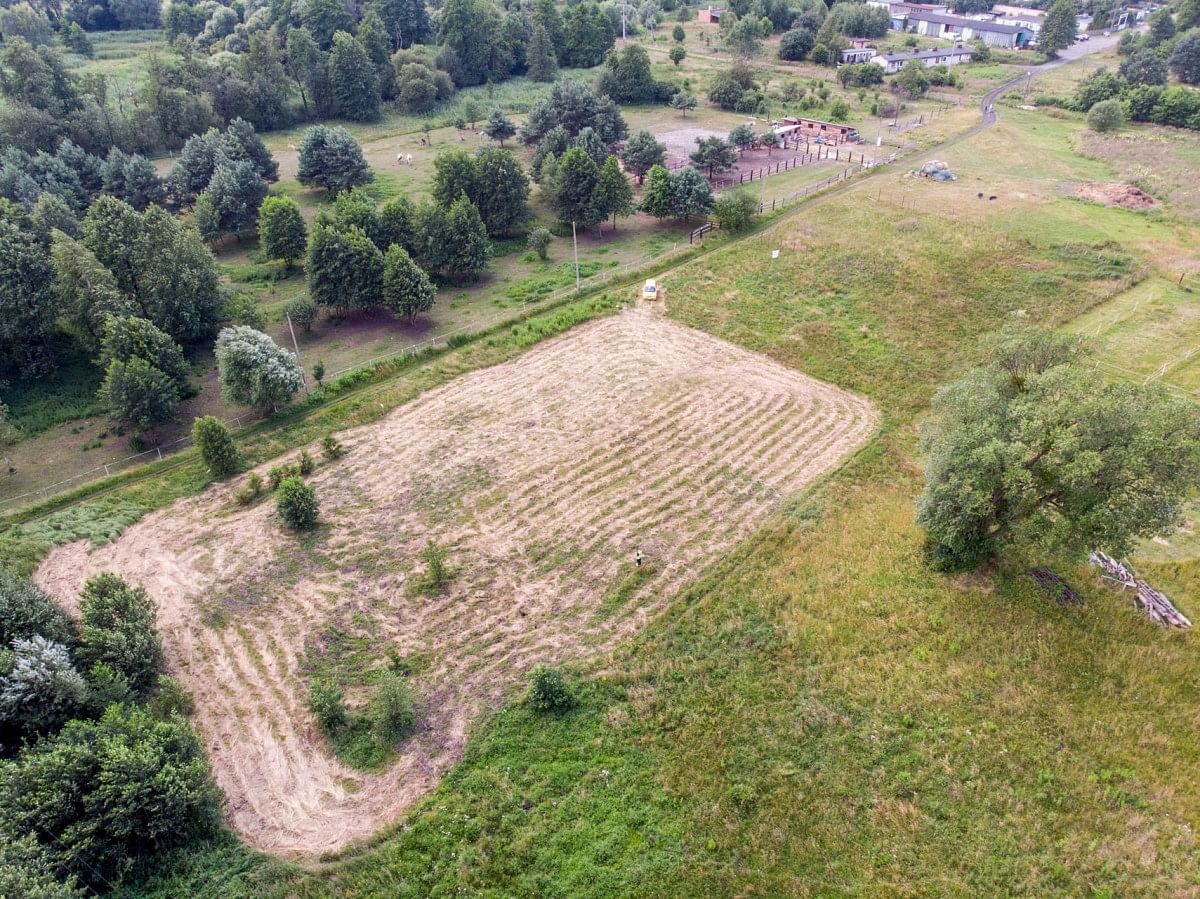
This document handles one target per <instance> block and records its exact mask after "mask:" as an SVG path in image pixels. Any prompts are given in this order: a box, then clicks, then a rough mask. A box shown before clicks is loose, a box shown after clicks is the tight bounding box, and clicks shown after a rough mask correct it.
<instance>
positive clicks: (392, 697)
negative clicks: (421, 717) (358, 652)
mask: <svg viewBox="0 0 1200 899" xmlns="http://www.w3.org/2000/svg"><path fill="white" fill-rule="evenodd" d="M368 714H369V715H370V718H371V730H372V732H373V733H374V735H375V739H376V740H378V741H379V744H380V746H386V747H390V746H392V745H394V744H395V743H396V742H397V741H398V740H400V739H401V738H403V737H404V735H405V734H406V733H408V731H409V730H411V729H412V726H413V725H414V724H416V722H417V713H416V709H415V702H414V700H413V694H412V690H411V689H410V688H409V686H408V684H407V683H406V682H405V681H404V679H403V678H401V677H400V676H399V675H397V674H393V673H391V672H390V671H389V672H386V673H384V675H383V676H382V677H381V678H380V681H379V689H378V690H376V691H375V695H374V696H373V697H371V706H370V709H369V710H368Z"/></svg>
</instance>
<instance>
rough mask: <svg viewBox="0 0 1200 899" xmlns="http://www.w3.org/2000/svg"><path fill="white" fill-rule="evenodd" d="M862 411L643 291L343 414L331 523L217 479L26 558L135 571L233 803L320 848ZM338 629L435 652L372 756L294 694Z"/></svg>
mask: <svg viewBox="0 0 1200 899" xmlns="http://www.w3.org/2000/svg"><path fill="white" fill-rule="evenodd" d="M875 422H876V414H875V412H874V410H873V408H872V407H871V406H870V405H869V403H867V401H865V400H863V399H861V398H859V397H856V396H853V395H851V394H848V393H845V392H843V391H840V390H838V389H836V388H834V387H831V386H829V385H827V384H823V383H821V382H818V381H814V380H812V379H810V378H807V377H805V376H804V375H802V374H799V373H798V372H795V371H791V370H789V369H786V368H784V367H783V366H780V365H778V364H776V363H774V362H772V361H770V360H768V359H766V358H764V357H761V356H758V355H755V354H753V353H749V352H746V351H744V350H741V349H739V348H737V347H734V346H732V345H730V344H727V343H724V342H722V341H719V340H716V339H714V338H712V337H709V336H706V335H704V334H702V333H700V332H697V331H693V330H690V329H688V328H685V327H683V326H680V325H678V324H675V323H673V322H670V321H668V320H666V319H665V318H663V317H662V316H661V315H657V314H655V313H653V312H651V311H650V310H648V309H637V310H634V311H630V312H627V313H625V314H623V315H621V316H618V317H615V318H610V319H606V320H603V321H599V322H596V323H593V324H590V325H586V326H584V327H581V328H579V329H576V330H574V331H572V332H570V333H568V334H566V335H563V336H561V337H559V338H556V339H554V340H550V341H548V342H546V343H545V344H542V345H540V346H538V347H536V348H535V349H533V350H532V351H530V352H529V353H527V354H526V355H524V356H522V357H521V358H519V359H517V360H514V361H512V362H509V363H506V364H504V365H501V366H497V367H495V368H491V369H487V370H483V371H479V372H476V373H473V374H470V375H467V376H464V377H462V378H459V379H458V380H456V381H454V382H453V383H451V384H448V385H445V386H444V387H441V388H439V389H437V390H434V391H431V392H430V393H428V394H426V395H424V396H422V397H421V398H419V399H418V400H416V401H414V402H413V403H410V404H408V405H406V406H403V407H401V408H399V409H397V410H396V411H394V412H393V413H392V414H391V415H389V416H388V417H387V418H386V419H384V420H383V421H382V422H379V423H377V424H375V425H372V426H370V427H365V428H362V429H359V430H356V431H351V432H347V433H346V434H344V435H342V438H343V440H344V442H345V443H346V445H347V446H348V447H349V448H350V452H349V454H348V455H347V456H346V457H345V458H343V459H342V460H340V461H338V462H336V463H333V464H330V465H327V466H324V467H322V468H320V469H318V472H317V473H316V474H315V475H314V476H313V477H312V479H311V480H312V483H313V484H314V486H315V488H316V491H317V494H318V496H319V497H320V501H321V514H322V519H323V520H324V521H325V522H327V523H328V528H327V529H325V530H323V531H322V532H321V533H320V534H319V535H318V536H317V537H316V538H314V539H313V541H312V543H311V545H306V546H304V547H303V548H302V547H301V546H300V544H299V541H298V540H297V538H296V537H294V536H292V535H289V534H287V533H285V532H283V531H282V530H281V528H280V526H279V523H278V520H277V518H276V516H275V514H274V511H273V507H272V504H271V503H270V502H269V501H268V502H264V503H261V504H259V505H257V506H253V507H249V508H243V507H239V506H237V505H235V504H233V503H232V502H231V494H232V491H233V489H234V488H235V487H236V486H237V485H228V486H224V487H217V488H213V489H210V490H209V491H208V492H206V493H205V494H203V495H201V496H199V497H195V498H191V499H187V500H183V501H180V502H178V503H176V504H175V505H174V506H172V507H170V508H169V509H166V510H164V511H162V512H158V513H155V514H153V515H150V516H148V517H147V518H145V519H144V520H143V521H141V522H140V523H138V524H137V525H135V526H133V527H131V528H130V529H129V530H128V531H127V532H126V533H125V534H124V536H122V537H121V538H120V539H119V540H117V541H116V542H115V543H113V544H110V545H107V546H103V547H99V548H97V549H95V550H89V548H88V546H87V545H86V544H84V543H75V544H71V545H68V546H64V547H60V548H59V549H57V550H55V551H54V552H53V553H52V554H51V555H50V556H49V557H48V558H47V559H46V561H45V562H44V563H43V564H42V566H41V567H40V568H39V570H38V572H37V574H36V579H37V580H38V582H39V583H41V584H42V585H43V586H45V587H46V588H47V589H49V590H51V591H53V592H54V593H55V594H56V595H57V596H59V597H60V598H61V599H62V600H63V601H64V602H66V603H70V602H71V601H72V597H73V596H74V595H75V594H76V593H77V591H78V589H79V587H80V586H81V584H82V582H83V580H84V579H85V578H86V577H87V576H88V575H90V574H92V573H94V572H97V571H102V570H114V571H117V572H119V573H120V574H122V575H123V576H125V577H127V578H129V579H130V580H132V581H136V582H139V583H142V584H144V585H145V586H146V587H147V589H148V590H149V591H150V594H151V595H152V596H153V597H154V599H155V601H156V603H157V605H158V609H159V622H160V627H161V629H162V632H163V634H164V637H165V640H166V643H167V647H168V655H169V658H170V663H171V668H172V670H173V671H174V673H175V674H176V675H177V676H178V677H180V678H181V679H182V681H183V682H184V684H185V685H186V686H187V688H188V689H189V690H190V691H191V692H192V694H193V696H194V698H195V701H196V715H195V720H196V723H197V725H198V727H199V730H200V732H201V734H202V735H203V738H204V740H205V743H206V745H207V749H208V752H209V756H210V758H211V759H212V763H213V767H214V770H215V772H216V776H217V780H218V782H219V783H220V785H221V787H222V788H223V789H224V791H225V794H226V795H227V796H228V798H229V819H230V823H231V824H232V826H233V827H234V828H235V829H236V830H237V831H238V832H239V833H240V834H242V836H243V837H244V838H245V839H246V840H247V842H249V843H250V844H251V845H254V846H256V847H258V848H261V849H264V850H268V851H272V852H278V853H292V854H311V853H317V852H321V851H326V850H332V849H336V848H339V847H341V846H344V845H345V844H346V843H348V842H350V841H351V840H354V839H356V838H360V837H364V836H367V835H368V834H370V833H371V832H373V831H374V830H376V829H378V828H379V827H380V826H382V825H384V824H386V823H388V822H389V821H391V820H393V819H394V818H395V817H396V816H397V815H398V814H400V813H401V812H403V811H404V810H405V809H406V808H408V807H410V806H411V805H412V804H413V803H414V802H416V801H417V800H418V799H420V798H421V797H422V796H424V795H426V794H427V793H428V792H429V791H430V790H432V789H433V787H434V786H435V785H436V783H437V781H438V778H439V777H440V776H441V775H442V774H443V773H444V772H445V771H446V770H447V769H448V768H449V766H450V765H452V764H453V763H454V762H455V761H456V760H457V759H458V758H459V757H460V756H461V753H462V749H463V745H464V742H465V739H466V736H467V732H468V728H469V726H470V725H471V724H472V722H474V721H475V720H477V719H478V717H479V716H480V715H481V714H482V713H483V712H485V711H486V710H488V709H491V708H495V707H497V706H499V705H500V704H502V703H503V702H505V701H507V700H509V699H511V698H512V696H513V695H514V693H515V692H516V691H517V690H518V689H519V685H520V682H521V681H522V679H523V677H524V675H525V674H526V672H527V671H528V669H529V668H530V667H531V666H532V665H534V664H535V663H537V662H542V661H550V662H557V661H566V660H584V659H588V658H595V657H596V656H597V655H599V654H601V653H604V652H605V651H607V650H609V649H610V648H612V647H613V646H615V645H616V644H617V643H618V642H619V641H620V640H622V639H623V638H624V637H625V636H626V635H627V634H629V633H630V632H631V631H633V630H634V629H636V628H637V627H639V626H641V625H642V624H643V623H644V622H645V621H646V620H647V619H648V618H649V617H650V616H651V615H652V614H653V613H654V612H655V611H656V610H658V609H659V608H661V606H662V605H663V603H664V602H665V601H666V600H667V598H669V596H671V595H672V593H673V592H674V591H675V590H677V589H678V588H679V587H681V586H682V585H683V584H685V583H687V582H689V581H691V580H693V579H694V578H695V577H696V575H697V574H698V573H699V572H700V570H701V569H702V568H703V567H704V566H705V565H706V564H708V563H709V562H711V561H713V560H714V559H716V558H717V557H718V556H719V555H721V554H722V553H724V552H726V551H727V550H728V549H729V548H730V547H731V546H732V545H733V544H735V543H736V542H737V541H739V540H742V539H744V538H745V537H746V536H748V535H749V534H750V533H751V532H752V531H753V530H754V529H755V528H756V527H758V526H759V525H760V524H761V522H762V521H763V519H764V518H766V517H767V516H768V515H770V514H771V513H772V512H774V511H775V510H776V509H778V507H779V505H780V503H781V502H782V501H783V500H784V498H785V497H787V496H789V495H791V494H793V493H795V492H796V491H797V490H799V489H800V488H802V487H804V486H805V485H806V484H809V483H810V482H812V481H813V479H815V478H816V477H817V476H818V475H820V474H821V472H823V471H825V470H826V469H828V468H829V467H830V466H832V465H834V464H836V463H837V462H838V461H839V460H841V459H842V458H844V457H845V455H846V454H847V453H849V452H850V451H852V450H853V449H854V448H856V447H857V446H859V445H860V444H861V443H863V442H864V441H865V440H866V439H867V438H868V437H869V435H870V433H871V431H872V429H873V428H874V425H875ZM430 538H433V539H435V540H437V541H438V542H439V543H441V544H442V545H444V546H447V547H448V548H449V550H450V561H451V564H452V566H454V567H455V568H456V569H457V572H458V573H457V576H456V577H455V579H454V581H453V583H452V585H451V587H450V588H449V589H448V590H447V591H446V592H445V593H444V594H443V595H441V596H438V597H436V598H433V599H430V598H428V597H425V596H423V595H420V594H417V593H416V592H415V591H414V590H413V589H412V586H411V584H412V581H413V578H414V576H416V575H418V574H419V572H420V563H419V562H418V556H419V553H420V550H421V549H422V547H423V546H424V545H425V542H426V540H428V539H430ZM639 546H640V547H642V548H643V550H644V551H645V553H646V560H647V571H643V573H642V576H641V577H638V576H636V575H635V574H634V568H633V564H632V558H633V553H634V551H635V549H636V548H637V547H639ZM347 633H350V634H355V635H360V636H361V637H362V638H363V639H364V640H365V642H366V645H367V647H368V650H369V653H370V658H372V659H375V660H382V658H383V657H384V654H385V651H386V649H387V648H388V647H395V648H396V650H397V651H399V652H400V653H401V654H402V655H407V656H410V657H414V658H416V657H420V658H423V659H425V660H426V664H425V665H424V666H423V667H422V668H421V670H420V672H419V673H418V674H417V675H416V676H415V678H414V680H415V684H414V685H415V687H416V689H417V691H418V693H419V694H420V696H421V697H422V700H423V702H422V705H423V713H422V716H421V721H420V725H419V727H418V732H417V734H416V735H415V736H414V737H412V738H410V739H409V741H408V742H407V743H406V744H405V746H404V747H403V748H402V751H401V753H400V758H399V760H398V762H397V763H396V764H395V765H394V766H393V767H391V768H390V769H389V770H388V771H386V772H385V773H383V774H378V775H365V774H362V773H360V772H356V771H353V770H351V769H349V768H347V767H346V766H344V765H342V764H341V763H340V762H338V761H337V759H336V758H334V757H333V756H332V754H331V753H330V752H329V751H328V747H327V746H326V745H325V744H324V741H323V738H322V737H321V736H320V734H319V732H318V731H317V729H316V727H315V724H314V723H313V721H312V719H311V716H310V715H309V713H308V712H307V710H306V709H305V708H304V697H305V695H306V693H307V678H308V676H309V673H310V671H311V665H312V662H313V659H314V658H316V657H319V656H320V655H321V654H322V653H325V652H328V651H330V647H331V646H332V645H333V641H334V640H335V638H336V637H337V635H338V634H342V635H344V634H347Z"/></svg>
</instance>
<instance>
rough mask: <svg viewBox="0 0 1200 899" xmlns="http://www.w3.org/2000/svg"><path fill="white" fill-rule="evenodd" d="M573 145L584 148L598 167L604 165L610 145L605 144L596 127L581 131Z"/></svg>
mask: <svg viewBox="0 0 1200 899" xmlns="http://www.w3.org/2000/svg"><path fill="white" fill-rule="evenodd" d="M573 146H576V147H578V148H579V149H581V150H583V152H584V153H586V154H587V155H588V158H589V159H591V160H592V162H594V163H596V166H597V167H599V166H602V165H604V160H605V159H607V158H608V147H606V146H605V145H604V141H602V140H601V139H600V135H599V134H597V133H596V129H595V128H591V127H588V128H584V129H583V130H582V131H580V132H579V134H578V135H577V136H576V138H575V141H574V144H573Z"/></svg>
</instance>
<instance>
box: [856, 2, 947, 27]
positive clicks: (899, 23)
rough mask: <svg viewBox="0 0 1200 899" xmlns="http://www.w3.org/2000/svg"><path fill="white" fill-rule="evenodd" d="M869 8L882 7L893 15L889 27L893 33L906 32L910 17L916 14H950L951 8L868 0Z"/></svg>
mask: <svg viewBox="0 0 1200 899" xmlns="http://www.w3.org/2000/svg"><path fill="white" fill-rule="evenodd" d="M867 5H868V6H882V7H883V8H884V9H886V10H887V11H888V13H889V15H891V19H892V20H891V23H890V24H889V25H888V27H889V28H891V29H892V31H904V30H905V26H906V25H907V24H908V16H909V14H910V13H914V12H930V13H948V12H950V7H948V6H941V5H938V4H933V3H904V2H895V0H867Z"/></svg>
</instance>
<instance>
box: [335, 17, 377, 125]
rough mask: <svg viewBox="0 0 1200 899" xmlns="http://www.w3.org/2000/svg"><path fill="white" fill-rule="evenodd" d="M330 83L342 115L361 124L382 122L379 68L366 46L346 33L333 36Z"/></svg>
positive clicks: (338, 111) (339, 112)
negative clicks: (374, 63)
mask: <svg viewBox="0 0 1200 899" xmlns="http://www.w3.org/2000/svg"><path fill="white" fill-rule="evenodd" d="M329 81H330V84H331V85H332V88H333V100H334V108H335V109H336V110H337V114H338V115H340V116H342V117H343V118H347V119H351V120H352V121H357V122H368V121H373V120H375V119H377V118H379V77H378V76H377V75H376V73H375V66H374V65H373V64H372V63H371V57H370V56H368V55H367V51H366V50H365V49H364V48H363V45H362V44H360V43H359V42H358V41H357V40H356V39H355V38H354V36H353V35H351V34H348V33H347V32H345V31H339V32H337V33H336V34H335V35H334V36H333V49H332V50H331V51H330V53H329Z"/></svg>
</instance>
